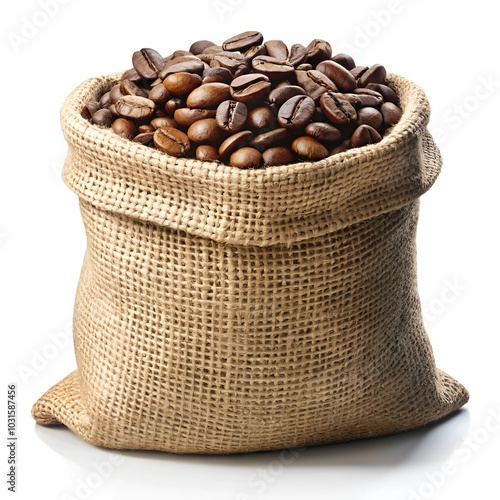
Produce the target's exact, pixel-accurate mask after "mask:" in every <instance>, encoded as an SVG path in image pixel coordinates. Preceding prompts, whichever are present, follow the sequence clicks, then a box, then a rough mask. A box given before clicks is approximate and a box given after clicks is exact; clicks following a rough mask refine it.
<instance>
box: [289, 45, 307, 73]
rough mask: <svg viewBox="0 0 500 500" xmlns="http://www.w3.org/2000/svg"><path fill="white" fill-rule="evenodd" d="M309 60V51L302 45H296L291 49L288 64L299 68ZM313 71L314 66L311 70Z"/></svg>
mask: <svg viewBox="0 0 500 500" xmlns="http://www.w3.org/2000/svg"><path fill="white" fill-rule="evenodd" d="M306 59H307V49H306V48H305V47H304V46H303V45H301V44H300V43H294V44H293V45H292V46H291V47H290V52H289V54H288V62H289V63H290V64H291V65H292V66H293V67H295V68H296V67H297V66H298V65H299V64H302V63H303V62H304V61H305V60H306ZM309 69H312V65H311V68H309Z"/></svg>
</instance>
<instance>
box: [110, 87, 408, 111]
mask: <svg viewBox="0 0 500 500" xmlns="http://www.w3.org/2000/svg"><path fill="white" fill-rule="evenodd" d="M366 89H367V90H368V89H369V90H373V91H375V92H378V93H379V94H380V95H381V96H382V97H383V98H384V101H386V102H392V103H393V104H395V105H396V106H399V98H398V96H397V95H396V92H394V90H392V89H391V87H389V86H388V85H383V84H381V83H369V84H368V85H367V86H366ZM101 107H102V106H101Z"/></svg>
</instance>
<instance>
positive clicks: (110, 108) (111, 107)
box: [108, 104, 120, 118]
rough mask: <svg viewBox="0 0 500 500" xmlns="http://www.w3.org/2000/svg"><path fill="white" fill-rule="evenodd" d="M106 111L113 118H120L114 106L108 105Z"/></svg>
mask: <svg viewBox="0 0 500 500" xmlns="http://www.w3.org/2000/svg"><path fill="white" fill-rule="evenodd" d="M108 109H109V110H110V111H111V114H112V115H113V116H114V117H116V118H120V114H119V113H118V111H116V106H115V105H114V104H110V105H109V108H108Z"/></svg>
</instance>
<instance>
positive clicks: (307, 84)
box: [295, 69, 337, 101]
mask: <svg viewBox="0 0 500 500" xmlns="http://www.w3.org/2000/svg"><path fill="white" fill-rule="evenodd" d="M295 76H296V78H297V83H298V84H299V86H300V87H302V88H303V89H304V91H305V93H306V94H307V95H308V96H309V97H310V98H311V99H313V100H314V101H316V100H318V99H319V98H320V97H321V96H322V95H323V94H324V93H325V92H327V91H328V90H330V91H333V92H337V87H336V86H335V84H334V83H333V82H332V81H331V80H330V79H329V78H328V77H327V76H326V75H324V74H323V73H321V72H320V71H317V70H314V69H311V70H309V71H301V70H297V71H295Z"/></svg>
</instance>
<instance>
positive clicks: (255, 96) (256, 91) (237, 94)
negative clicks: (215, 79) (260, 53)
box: [230, 73, 271, 103]
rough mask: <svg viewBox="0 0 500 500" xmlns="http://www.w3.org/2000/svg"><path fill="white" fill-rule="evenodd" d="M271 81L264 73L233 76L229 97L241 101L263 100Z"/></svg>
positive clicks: (266, 95)
mask: <svg viewBox="0 0 500 500" xmlns="http://www.w3.org/2000/svg"><path fill="white" fill-rule="evenodd" d="M270 88H271V82H270V81H269V78H268V77H267V76H266V75H263V74H261V73H251V74H249V75H242V76H239V77H237V78H235V79H234V80H233V81H232V83H231V88H230V92H231V97H232V98H233V99H235V100H236V101H240V102H243V103H251V102H258V101H260V102H263V101H265V100H266V99H267V97H268V95H269V89H270Z"/></svg>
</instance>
